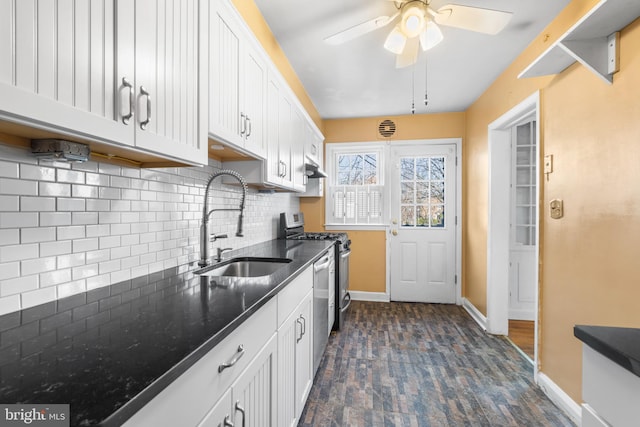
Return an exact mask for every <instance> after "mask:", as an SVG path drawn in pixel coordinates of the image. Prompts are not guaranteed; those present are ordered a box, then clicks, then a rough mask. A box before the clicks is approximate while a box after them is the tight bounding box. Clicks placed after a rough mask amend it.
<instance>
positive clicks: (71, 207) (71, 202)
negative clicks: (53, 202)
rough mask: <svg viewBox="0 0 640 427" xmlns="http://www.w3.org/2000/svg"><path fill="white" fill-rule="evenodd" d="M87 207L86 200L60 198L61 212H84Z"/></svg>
mask: <svg viewBox="0 0 640 427" xmlns="http://www.w3.org/2000/svg"><path fill="white" fill-rule="evenodd" d="M85 207H86V201H85V199H67V198H61V197H60V198H58V210H59V211H84V210H85Z"/></svg>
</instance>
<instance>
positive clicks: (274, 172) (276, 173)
mask: <svg viewBox="0 0 640 427" xmlns="http://www.w3.org/2000/svg"><path fill="white" fill-rule="evenodd" d="M279 105H280V88H279V86H278V83H277V82H276V81H275V80H274V79H271V78H270V79H269V81H268V83H267V160H266V167H265V177H264V179H265V182H266V183H268V184H274V185H278V184H280V183H281V182H282V162H281V161H280V141H279V131H280V118H279V117H280V114H279V111H278V106H279Z"/></svg>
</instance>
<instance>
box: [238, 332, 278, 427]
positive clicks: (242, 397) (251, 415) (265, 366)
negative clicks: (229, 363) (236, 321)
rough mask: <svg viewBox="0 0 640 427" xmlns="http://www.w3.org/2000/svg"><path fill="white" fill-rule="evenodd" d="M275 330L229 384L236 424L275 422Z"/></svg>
mask: <svg viewBox="0 0 640 427" xmlns="http://www.w3.org/2000/svg"><path fill="white" fill-rule="evenodd" d="M277 350H278V343H277V337H276V334H273V336H272V337H271V339H270V340H269V342H267V344H266V345H265V346H264V347H263V349H262V350H261V351H260V353H258V355H257V356H256V357H255V359H253V361H252V362H251V363H250V364H249V366H247V369H246V370H245V371H244V372H243V373H242V374H241V375H240V377H239V378H238V379H237V381H236V382H235V383H234V385H233V386H232V387H231V389H232V396H233V410H234V416H233V418H234V422H233V424H235V425H238V426H261V427H269V426H273V427H275V426H276V416H277V414H276V400H275V399H274V398H273V396H275V395H276V378H277V375H276V370H277V368H276V352H277Z"/></svg>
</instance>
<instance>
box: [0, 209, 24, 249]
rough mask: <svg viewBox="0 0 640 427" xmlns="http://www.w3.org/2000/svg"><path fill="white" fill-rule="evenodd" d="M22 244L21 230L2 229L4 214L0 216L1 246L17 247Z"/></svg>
mask: <svg viewBox="0 0 640 427" xmlns="http://www.w3.org/2000/svg"><path fill="white" fill-rule="evenodd" d="M18 243H20V229H19V228H10V229H2V214H0V246H7V245H16V244H18Z"/></svg>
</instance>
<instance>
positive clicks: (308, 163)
mask: <svg viewBox="0 0 640 427" xmlns="http://www.w3.org/2000/svg"><path fill="white" fill-rule="evenodd" d="M304 173H305V175H307V178H326V177H327V173H326V172H325V171H323V170H322V169H320V165H319V164H317V163H316V162H314V161H313V159H311V158H310V157H309V156H305V162H304Z"/></svg>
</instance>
